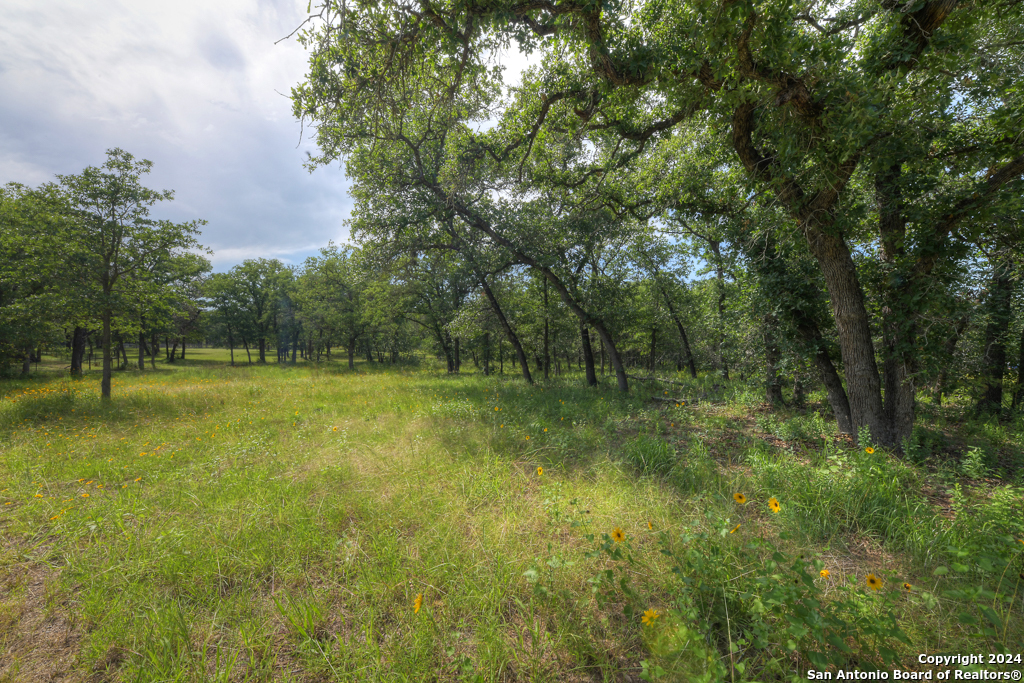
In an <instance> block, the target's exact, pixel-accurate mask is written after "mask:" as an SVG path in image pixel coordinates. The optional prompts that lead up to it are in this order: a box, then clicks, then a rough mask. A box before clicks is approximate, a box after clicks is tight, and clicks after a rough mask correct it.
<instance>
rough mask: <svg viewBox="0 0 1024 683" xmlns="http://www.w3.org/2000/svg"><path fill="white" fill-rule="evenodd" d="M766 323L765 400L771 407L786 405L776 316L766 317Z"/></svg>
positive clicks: (764, 321)
mask: <svg viewBox="0 0 1024 683" xmlns="http://www.w3.org/2000/svg"><path fill="white" fill-rule="evenodd" d="M763 323H764V328H763V329H764V357H765V400H767V401H768V405H770V406H781V405H785V403H786V402H785V401H784V400H783V398H782V381H781V380H780V379H779V363H780V362H781V361H782V354H781V353H780V352H779V344H778V341H777V340H776V338H775V327H776V321H775V318H774V316H771V315H766V316H765V317H764V320H763Z"/></svg>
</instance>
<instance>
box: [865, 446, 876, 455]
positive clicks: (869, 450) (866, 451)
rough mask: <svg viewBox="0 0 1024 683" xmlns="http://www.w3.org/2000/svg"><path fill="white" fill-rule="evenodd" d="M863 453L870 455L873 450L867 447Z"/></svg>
mask: <svg viewBox="0 0 1024 683" xmlns="http://www.w3.org/2000/svg"><path fill="white" fill-rule="evenodd" d="M864 452H865V453H867V454H868V455H870V454H872V453H874V452H875V449H874V448H872V447H871V446H868V447H867V448H865V449H864Z"/></svg>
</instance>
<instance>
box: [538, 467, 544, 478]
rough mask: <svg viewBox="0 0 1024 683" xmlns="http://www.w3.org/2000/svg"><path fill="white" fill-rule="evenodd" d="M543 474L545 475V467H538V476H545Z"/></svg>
mask: <svg viewBox="0 0 1024 683" xmlns="http://www.w3.org/2000/svg"><path fill="white" fill-rule="evenodd" d="M543 474H544V468H543V467H538V468H537V476H538V477H540V476H543Z"/></svg>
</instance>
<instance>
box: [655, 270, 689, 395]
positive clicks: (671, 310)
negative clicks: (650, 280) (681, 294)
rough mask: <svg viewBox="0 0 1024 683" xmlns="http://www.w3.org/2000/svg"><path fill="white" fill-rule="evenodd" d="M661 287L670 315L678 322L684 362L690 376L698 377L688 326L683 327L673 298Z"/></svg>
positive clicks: (677, 327) (677, 326)
mask: <svg viewBox="0 0 1024 683" xmlns="http://www.w3.org/2000/svg"><path fill="white" fill-rule="evenodd" d="M658 289H661V295H662V296H663V297H664V298H665V305H666V306H667V307H668V312H669V315H671V316H672V320H673V322H675V324H676V329H677V330H679V342H680V343H681V344H682V346H683V362H684V363H686V366H687V367H688V368H689V369H690V377H693V378H695V379H696V377H697V365H696V363H694V362H693V352H692V351H691V350H690V340H689V338H688V337H687V336H686V328H685V327H683V321H682V320H680V319H679V315H678V314H677V313H676V307H675V306H673V305H672V299H670V298H669V296H668V292H666V291H665V290H664V288H661V287H659V288H658Z"/></svg>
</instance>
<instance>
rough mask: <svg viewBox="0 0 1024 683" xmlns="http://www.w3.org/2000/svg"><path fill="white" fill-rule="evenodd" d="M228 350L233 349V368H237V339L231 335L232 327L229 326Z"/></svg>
mask: <svg viewBox="0 0 1024 683" xmlns="http://www.w3.org/2000/svg"><path fill="white" fill-rule="evenodd" d="M228 348H229V349H231V367H235V339H234V337H233V336H232V334H231V325H228Z"/></svg>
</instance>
